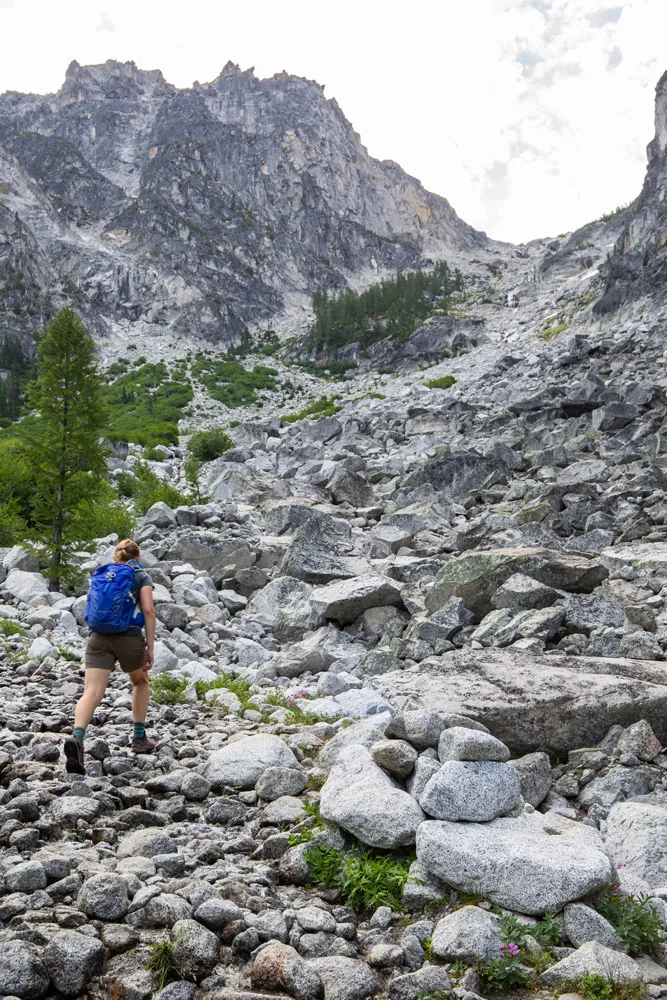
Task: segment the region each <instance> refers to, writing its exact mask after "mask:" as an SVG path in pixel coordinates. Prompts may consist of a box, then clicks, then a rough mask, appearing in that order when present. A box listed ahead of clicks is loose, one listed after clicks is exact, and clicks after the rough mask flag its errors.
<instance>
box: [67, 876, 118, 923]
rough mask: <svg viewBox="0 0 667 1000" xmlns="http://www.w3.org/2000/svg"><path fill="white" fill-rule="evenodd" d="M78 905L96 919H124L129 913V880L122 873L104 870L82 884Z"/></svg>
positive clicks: (88, 915) (87, 914)
mask: <svg viewBox="0 0 667 1000" xmlns="http://www.w3.org/2000/svg"><path fill="white" fill-rule="evenodd" d="M76 905H77V906H78V907H79V909H80V910H81V911H82V912H83V913H85V914H86V916H87V917H92V918H93V919H94V920H122V918H123V917H124V916H125V914H126V913H127V907H128V898H127V882H126V881H125V879H124V878H123V876H122V875H116V874H114V873H113V872H102V873H101V874H99V875H93V876H92V878H89V879H88V880H87V881H86V882H84V883H83V885H82V886H81V890H80V892H79V895H78V898H77V901H76Z"/></svg>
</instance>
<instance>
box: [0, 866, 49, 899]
mask: <svg viewBox="0 0 667 1000" xmlns="http://www.w3.org/2000/svg"><path fill="white" fill-rule="evenodd" d="M5 885H6V887H7V890H8V891H9V892H27V893H31V892H36V891H37V890H38V889H44V888H45V887H46V872H45V871H44V866H43V865H42V864H40V862H39V861H23V862H22V863H21V864H20V865H16V867H15V868H11V869H10V870H9V871H8V872H7V874H6V875H5Z"/></svg>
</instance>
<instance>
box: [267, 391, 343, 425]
mask: <svg viewBox="0 0 667 1000" xmlns="http://www.w3.org/2000/svg"><path fill="white" fill-rule="evenodd" d="M336 399H338V397H337V396H332V397H331V398H330V399H328V398H327V397H326V396H322V398H321V399H316V400H315V402H314V403H310V404H309V405H308V406H305V407H304V408H303V410H299V411H298V412H297V413H287V414H286V415H285V416H282V417H281V418H280V419H281V420H282V422H283V423H284V424H293V423H295V422H296V421H297V420H316V419H317V418H318V417H333V416H335V415H336V414H337V413H338V412H339V411H340V406H337V405H336Z"/></svg>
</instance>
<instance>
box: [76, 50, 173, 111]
mask: <svg viewBox="0 0 667 1000" xmlns="http://www.w3.org/2000/svg"><path fill="white" fill-rule="evenodd" d="M173 90H174V87H173V86H172V85H171V84H169V83H167V81H166V80H165V78H164V76H163V75H162V72H161V70H159V69H153V70H143V69H138V68H137V64H136V63H135V62H133V61H129V62H118V61H117V60H116V59H107V61H106V62H104V63H98V64H94V65H90V66H82V65H81V64H80V63H79V62H77V60H76V59H73V60H72V62H71V63H70V64H69V66H68V67H67V72H66V74H65V82H64V84H63V85H62V87H61V88H60V90H59V91H58V93H57V95H56V102H57V105H58V106H59V107H63V106H65V105H67V104H72V103H74V102H81V101H85V100H105V99H107V100H108V99H111V100H132V99H137V98H139V97H142V96H154V95H156V94H162V93H163V94H167V93H168V92H169V91H173Z"/></svg>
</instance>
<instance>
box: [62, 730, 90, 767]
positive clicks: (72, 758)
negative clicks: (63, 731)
mask: <svg viewBox="0 0 667 1000" xmlns="http://www.w3.org/2000/svg"><path fill="white" fill-rule="evenodd" d="M63 750H64V752H65V757H66V758H67V761H66V763H65V770H66V771H67V772H68V774H85V773H86V769H85V767H84V766H83V743H79V741H78V740H77V738H76V737H75V736H70V738H69V739H68V740H65V746H64V747H63Z"/></svg>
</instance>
